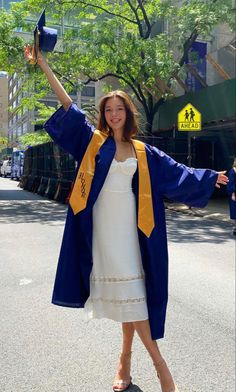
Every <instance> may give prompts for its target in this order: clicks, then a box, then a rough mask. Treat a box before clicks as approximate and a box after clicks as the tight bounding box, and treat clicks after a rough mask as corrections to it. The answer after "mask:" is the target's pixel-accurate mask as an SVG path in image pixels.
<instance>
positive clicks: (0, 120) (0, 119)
mask: <svg viewBox="0 0 236 392" xmlns="http://www.w3.org/2000/svg"><path fill="white" fill-rule="evenodd" d="M7 135H8V75H7V73H6V72H1V71H0V136H3V137H7Z"/></svg>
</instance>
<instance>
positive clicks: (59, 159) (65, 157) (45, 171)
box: [20, 142, 76, 203]
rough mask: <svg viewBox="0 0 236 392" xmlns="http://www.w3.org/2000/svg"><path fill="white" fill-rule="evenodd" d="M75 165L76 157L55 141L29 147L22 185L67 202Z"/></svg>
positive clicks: (42, 194) (32, 190)
mask: <svg viewBox="0 0 236 392" xmlns="http://www.w3.org/2000/svg"><path fill="white" fill-rule="evenodd" d="M75 167H76V162H75V160H74V158H73V157H72V156H71V155H70V154H68V153H67V152H65V151H64V150H62V149H61V148H60V147H59V146H58V145H56V144H55V143H53V142H48V143H44V144H39V145H37V146H32V147H29V148H28V149H27V150H26V151H25V157H24V172H23V176H22V177H21V181H20V186H21V187H22V188H23V189H25V190H28V191H30V192H34V193H37V194H39V195H41V196H45V197H47V198H49V199H52V200H56V201H59V202H62V203H65V202H66V201H67V198H68V196H69V194H70V191H71V188H72V184H73V180H74V173H75Z"/></svg>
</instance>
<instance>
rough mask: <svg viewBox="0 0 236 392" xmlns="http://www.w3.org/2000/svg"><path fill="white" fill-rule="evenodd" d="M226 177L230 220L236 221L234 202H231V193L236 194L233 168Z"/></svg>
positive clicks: (235, 179)
mask: <svg viewBox="0 0 236 392" xmlns="http://www.w3.org/2000/svg"><path fill="white" fill-rule="evenodd" d="M228 177H229V182H228V184H227V193H228V196H229V211H230V219H234V220H236V201H235V200H232V193H236V173H235V171H234V169H233V168H232V169H230V171H229V173H228Z"/></svg>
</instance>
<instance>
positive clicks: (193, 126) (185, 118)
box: [178, 103, 202, 132]
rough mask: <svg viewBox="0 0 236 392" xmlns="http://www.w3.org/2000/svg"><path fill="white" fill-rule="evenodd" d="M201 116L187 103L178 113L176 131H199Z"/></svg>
mask: <svg viewBox="0 0 236 392" xmlns="http://www.w3.org/2000/svg"><path fill="white" fill-rule="evenodd" d="M201 129H202V116H201V113H200V112H199V111H198V110H197V109H196V108H195V107H194V106H193V105H192V104H191V103H188V104H187V105H186V106H185V107H184V108H183V109H182V110H180V112H179V113H178V130H179V131H193V132H194V131H201Z"/></svg>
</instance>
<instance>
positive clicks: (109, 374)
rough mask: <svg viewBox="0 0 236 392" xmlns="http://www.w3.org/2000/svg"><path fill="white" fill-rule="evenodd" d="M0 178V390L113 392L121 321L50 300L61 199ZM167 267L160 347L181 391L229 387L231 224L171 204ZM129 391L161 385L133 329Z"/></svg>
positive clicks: (228, 390) (148, 391)
mask: <svg viewBox="0 0 236 392" xmlns="http://www.w3.org/2000/svg"><path fill="white" fill-rule="evenodd" d="M17 184H18V183H17V182H14V181H11V180H10V179H4V178H0V246H1V248H0V249H1V251H0V276H1V280H0V301H1V304H0V391H1V392H93V391H97V392H109V391H110V392H111V391H112V388H111V386H112V381H113V377H114V375H115V370H116V366H117V363H118V356H119V352H120V341H121V331H120V325H119V324H118V323H116V322H114V321H111V320H93V321H89V322H87V321H85V320H84V319H83V310H81V309H79V310H78V309H69V308H63V307H58V306H54V305H52V304H51V293H52V286H53V282H54V275H55V270H56V265H57V258H58V254H59V250H60V243H61V238H62V233H63V227H64V221H65V216H66V209H67V207H66V206H65V205H62V204H58V203H55V202H52V201H49V200H47V199H45V198H42V197H40V196H38V195H35V194H32V193H29V192H26V191H23V190H22V189H20V188H19V187H17ZM166 214H167V228H168V238H169V256H170V275H169V306H168V313H167V321H166V336H165V339H163V340H161V341H160V342H159V344H160V347H161V349H162V352H163V354H164V356H165V357H166V360H167V361H168V363H169V366H170V368H171V370H172V373H173V375H174V377H175V380H176V384H177V385H178V387H179V391H180V392H210V391H212V392H233V391H234V390H235V383H234V275H235V269H234V263H235V236H233V235H232V224H231V223H230V222H229V221H224V220H221V219H220V218H219V219H207V218H200V217H193V216H188V215H186V214H182V213H180V212H179V213H177V212H175V211H167V213H166ZM132 377H133V382H134V385H133V386H132V387H131V388H129V391H130V392H160V391H161V389H160V386H159V383H158V379H157V376H156V374H155V371H154V367H153V365H152V361H151V360H150V359H149V357H148V354H147V353H146V352H145V349H144V348H143V346H142V345H141V343H140V341H139V339H138V337H137V336H136V338H135V341H134V347H133V365H132Z"/></svg>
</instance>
